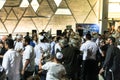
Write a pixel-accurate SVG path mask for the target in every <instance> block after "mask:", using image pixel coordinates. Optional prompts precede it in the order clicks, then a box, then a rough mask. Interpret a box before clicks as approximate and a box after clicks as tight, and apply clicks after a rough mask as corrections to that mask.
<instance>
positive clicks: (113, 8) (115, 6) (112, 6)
mask: <svg viewBox="0 0 120 80" xmlns="http://www.w3.org/2000/svg"><path fill="white" fill-rule="evenodd" d="M109 12H120V3H109Z"/></svg>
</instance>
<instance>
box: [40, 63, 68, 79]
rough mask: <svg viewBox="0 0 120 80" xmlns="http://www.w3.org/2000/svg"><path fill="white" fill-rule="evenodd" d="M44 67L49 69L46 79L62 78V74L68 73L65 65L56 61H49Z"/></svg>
mask: <svg viewBox="0 0 120 80" xmlns="http://www.w3.org/2000/svg"><path fill="white" fill-rule="evenodd" d="M42 69H44V70H47V71H48V72H47V76H46V80H61V78H62V76H64V75H65V74H66V70H65V68H64V66H63V65H62V64H59V63H55V62H47V63H46V64H44V65H43V66H42Z"/></svg>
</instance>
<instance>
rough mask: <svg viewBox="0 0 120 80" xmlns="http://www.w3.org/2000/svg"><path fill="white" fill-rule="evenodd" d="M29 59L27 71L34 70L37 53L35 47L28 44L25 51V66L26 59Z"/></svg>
mask: <svg viewBox="0 0 120 80" xmlns="http://www.w3.org/2000/svg"><path fill="white" fill-rule="evenodd" d="M27 59H29V60H30V63H29V65H28V66H27V68H26V70H27V71H34V59H35V54H34V49H33V47H32V46H30V45H27V46H26V47H25V51H24V52H23V60H22V61H23V66H24V65H25V62H26V60H27Z"/></svg>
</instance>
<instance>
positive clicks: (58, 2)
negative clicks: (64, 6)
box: [54, 0, 62, 7]
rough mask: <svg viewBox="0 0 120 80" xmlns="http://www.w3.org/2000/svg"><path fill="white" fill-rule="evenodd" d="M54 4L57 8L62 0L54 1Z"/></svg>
mask: <svg viewBox="0 0 120 80" xmlns="http://www.w3.org/2000/svg"><path fill="white" fill-rule="evenodd" d="M54 1H55V4H56V5H57V7H58V6H59V5H60V3H61V2H62V0H54Z"/></svg>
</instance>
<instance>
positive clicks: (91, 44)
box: [80, 40, 98, 60]
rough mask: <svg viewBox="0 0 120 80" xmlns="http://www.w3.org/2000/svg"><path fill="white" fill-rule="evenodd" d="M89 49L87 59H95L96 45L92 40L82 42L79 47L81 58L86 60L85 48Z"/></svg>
mask: <svg viewBox="0 0 120 80" xmlns="http://www.w3.org/2000/svg"><path fill="white" fill-rule="evenodd" d="M88 49H89V50H91V51H92V54H91V56H89V59H96V52H97V49H98V48H97V45H96V43H95V42H92V41H90V40H88V41H86V42H85V43H83V44H82V45H81V47H80V51H83V60H86V58H87V57H88V54H87V50H88Z"/></svg>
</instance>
